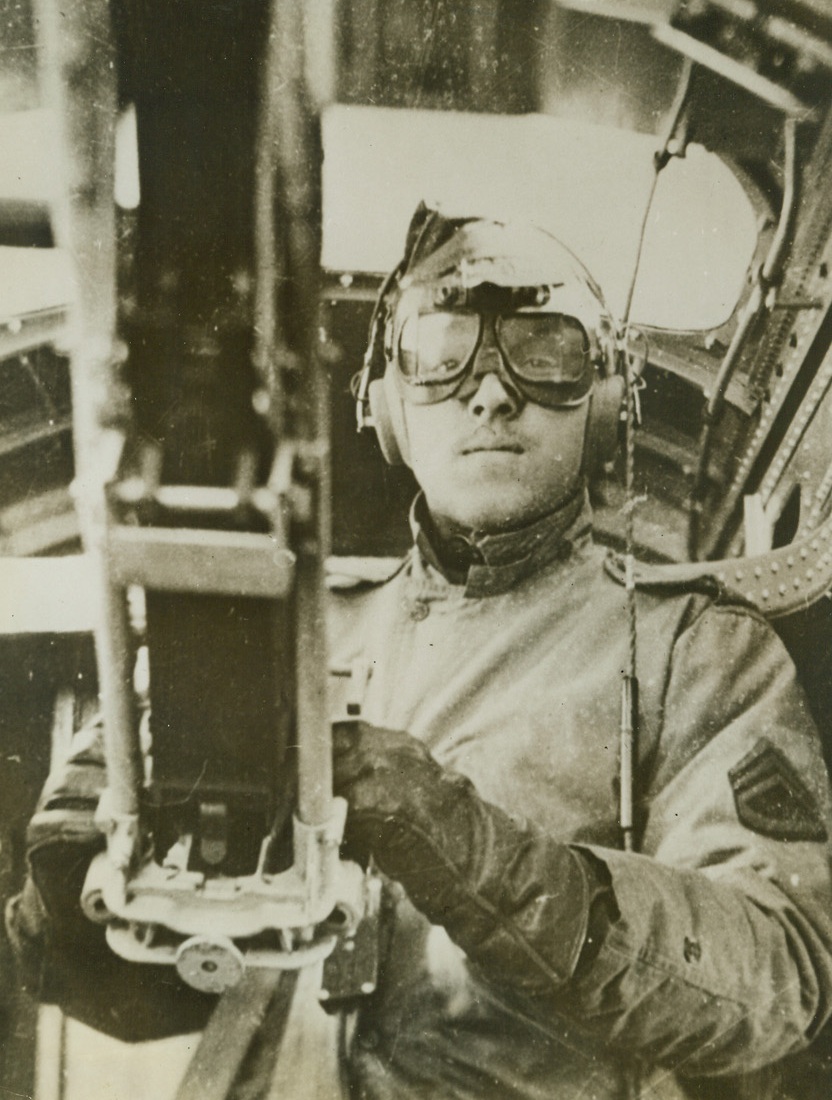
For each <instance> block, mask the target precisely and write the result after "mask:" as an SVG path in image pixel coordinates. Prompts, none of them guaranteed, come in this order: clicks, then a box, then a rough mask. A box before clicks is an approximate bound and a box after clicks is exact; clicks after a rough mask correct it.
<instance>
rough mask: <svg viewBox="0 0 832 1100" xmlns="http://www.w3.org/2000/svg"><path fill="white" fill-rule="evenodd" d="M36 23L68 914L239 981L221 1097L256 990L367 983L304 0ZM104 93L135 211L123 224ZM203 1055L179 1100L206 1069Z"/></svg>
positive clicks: (131, 946) (225, 1018) (120, 8)
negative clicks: (330, 637)
mask: <svg viewBox="0 0 832 1100" xmlns="http://www.w3.org/2000/svg"><path fill="white" fill-rule="evenodd" d="M39 14H40V18H41V33H42V42H41V49H42V52H43V61H44V63H43V70H44V73H46V74H48V76H49V78H50V82H51V85H50V91H51V101H52V107H53V109H54V110H55V111H56V114H57V117H58V119H59V121H60V132H61V134H62V137H63V149H62V150H61V151H62V153H63V155H64V158H65V163H66V165H67V168H68V179H69V180H70V181H71V182H70V186H69V188H68V191H67V194H66V200H65V202H64V203H63V204H62V205H61V207H60V208H59V210H58V211H57V216H56V219H55V220H56V226H55V231H56V237H57V243H58V244H59V245H60V246H62V247H63V248H65V249H66V250H67V251H68V252H69V253H70V254H71V256H72V257H73V259H74V261H75V265H76V269H77V275H78V280H77V291H78V292H77V297H76V300H75V303H74V310H73V318H72V323H73V337H72V340H71V376H72V385H73V411H74V439H75V455H76V476H75V482H74V486H75V496H76V501H77V508H78V511H79V514H80V517H81V525H82V532H83V540H84V546H85V550H86V554H87V558H88V560H89V562H90V564H91V576H92V589H93V592H94V601H95V604H94V615H93V619H94V624H95V627H94V632H95V642H96V652H97V664H98V677H99V687H100V696H101V710H102V719H103V723H102V726H103V738H104V749H105V757H106V765H107V786H106V789H105V791H104V794H103V795H102V797H101V800H100V803H99V807H98V812H97V821H98V824H99V827H100V829H101V830H102V832H103V833H104V835H105V837H106V848H105V850H104V851H103V852H101V853H100V854H99V855H98V856H97V857H95V859H94V860H93V863H92V865H91V866H90V869H89V873H88V875H87V879H86V883H85V885H84V888H83V892H82V907H83V909H84V912H85V913H86V915H87V916H88V917H89V919H90V920H91V921H94V922H97V923H99V924H102V925H103V926H104V927H105V929H106V939H107V943H108V945H109V947H110V948H111V949H112V951H113V952H115V953H116V954H117V955H118V956H120V957H121V958H123V959H126V960H128V961H129V962H131V963H135V964H139V965H141V964H156V965H162V966H170V967H173V968H175V969H176V971H177V972H178V974H179V976H180V978H181V979H182V981H184V982H185V983H187V984H188V985H190V986H192V987H193V988H195V989H196V990H199V991H201V992H203V993H207V994H222V993H224V992H225V991H226V990H232V989H236V992H235V995H234V997H235V999H233V1000H232V1001H231V1003H230V1004H229V1005H227V1006H226V1007H225V1008H224V1009H223V1010H222V1013H221V1014H220V1015H219V1016H218V1018H217V1020H216V1021H215V1022H214V1024H213V1030H212V1031H211V1032H210V1033H209V1035H208V1036H207V1038H206V1041H205V1043H204V1044H203V1048H202V1049H203V1052H204V1051H209V1052H210V1051H211V1046H212V1041H213V1040H212V1038H211V1036H216V1035H222V1036H223V1042H222V1044H221V1050H222V1073H221V1074H220V1077H221V1079H222V1081H224V1082H225V1085H224V1086H223V1088H225V1087H229V1088H230V1086H231V1084H232V1083H233V1077H234V1072H235V1068H236V1067H237V1065H238V1060H239V1059H242V1058H243V1056H244V1054H245V1051H246V1049H247V1045H248V1042H249V1041H250V1039H251V1036H252V1030H251V1027H250V1026H249V1022H250V1021H251V1020H252V1019H258V1010H257V1004H258V1003H259V1004H260V1007H261V1009H262V1010H263V1012H265V1009H266V1006H267V1005H268V1004H270V1003H272V1002H275V1000H276V999H277V1001H278V1002H279V1004H280V1006H281V1007H280V1010H279V1014H280V1015H285V1011H286V1009H287V1005H288V998H289V994H288V991H290V989H291V986H292V979H291V975H292V974H295V973H296V972H297V971H299V970H301V969H304V968H308V967H312V966H315V965H317V964H320V963H322V962H323V960H325V959H328V958H329V959H330V963H329V967H328V970H327V977H326V979H325V980H324V988H323V989H322V991H321V995H322V998H323V997H328V998H329V999H330V1001H333V1002H337V1001H338V999H339V998H341V997H347V998H349V997H353V996H355V995H358V994H360V993H362V992H363V993H366V992H368V991H369V990H371V989H372V988H373V986H374V980H375V971H374V967H375V960H374V954H373V950H372V942H373V934H372V928H373V927H374V921H375V911H376V909H377V900H378V890H377V883H376V882H375V881H374V879H373V878H372V876H370V875H368V874H367V873H365V871H364V870H363V869H362V868H360V867H359V866H358V865H356V864H355V863H351V862H345V861H343V860H342V859H341V858H340V855H339V846H340V842H341V839H342V833H343V826H344V819H345V812H346V804H345V803H344V802H343V800H339V799H335V798H334V797H333V794H332V765H331V746H330V720H331V715H330V707H329V702H328V697H327V671H328V670H327V659H326V650H327V647H326V636H325V622H324V608H323V599H324V572H323V563H324V560H325V558H326V556H327V553H328V546H329V541H330V534H329V528H330V514H329V513H330V501H329V498H330V489H329V476H330V475H329V428H328V397H327V378H326V366H325V364H324V363H323V361H322V358H321V356H320V354H319V351H318V347H317V332H316V328H315V317H316V308H317V263H318V259H317V255H318V250H317V240H318V233H317V230H316V225H317V214H316V197H317V171H318V162H319V158H318V156H317V155H316V150H315V147H314V130H313V126H312V121H311V115H310V107H309V104H308V103H307V101H306V98H305V96H306V91H305V89H306V83H305V80H304V73H303V65H304V50H303V43H304V35H303V12H302V5H301V4H299V3H294V2H293V3H289V4H285V3H282V2H281V3H279V4H278V3H276V2H275V3H270V4H269V3H259V4H256V5H245V6H243V5H239V6H232V7H231V8H229V9H228V10H227V11H226V10H224V14H220V15H219V16H218V15H217V11H216V10H215V9H214V8H211V9H210V11H209V10H208V9H207V8H206V7H205V6H204V5H201V4H199V3H196V4H193V3H189V4H186V5H184V7H179V8H177V9H175V10H174V9H170V8H169V7H168V6H166V5H161V4H159V5H150V6H147V5H133V4H129V3H128V4H123V5H122V4H115V5H112V6H110V5H108V4H107V3H104V2H99V3H93V4H88V3H86V2H80V0H79V2H78V3H73V4H71V5H70V6H69V7H68V8H66V9H62V10H61V11H60V12H59V11H58V6H57V5H54V4H52V3H50V2H48V0H47V2H46V3H44V4H43V5H41V9H40V13H39ZM189 41H190V42H192V43H193V45H194V49H193V50H190V49H189V48H188V42H189ZM202 51H205V52H206V53H207V54H208V56H210V57H211V58H212V59H213V60H214V62H215V64H216V67H215V68H214V69H213V70H212V71H211V72H210V73H209V72H207V71H206V70H205V68H204V67H203V65H202V63H201V61H200V60H199V56H200V54H201V52H202ZM252 58H254V61H253V62H252V61H251V59H252ZM127 98H129V100H130V101H131V103H133V104H134V105H135V112H136V116H137V120H138V134H139V139H138V158H139V180H140V186H141V189H142V201H141V205H140V207H139V212H138V215H135V216H131V215H129V214H125V215H122V220H121V222H120V223H119V224H117V223H116V212H115V211H116V208H115V205H114V203H113V189H114V165H115V162H116V138H115V134H116V119H117V117H118V113H119V103H120V102H121V103H123V102H124V101H125V100H126V99H127ZM229 176H233V178H234V180H236V181H237V186H231V187H229V183H228V180H229ZM252 196H254V198H253V201H252ZM137 669H139V672H138V673H137ZM141 670H144V672H145V673H146V675H144V676H143V675H142V672H141ZM368 928H369V929H370V932H369V935H368V933H367V929H368ZM357 935H358V940H357V938H356V937H357ZM357 942H359V943H361V944H364V943H366V944H368V947H369V949H368V950H367V951H362V950H358V951H357V950H355V948H356V943H357ZM333 955H335V956H337V957H338V958H339V959H340V961H339V962H334V961H332V959H331V958H330V957H332V956H333ZM286 975H289V976H290V977H285V976H286ZM281 976H283V981H282V982H281V981H280V979H281ZM278 987H280V989H281V990H282V992H281V995H280V996H279V997H276V990H277V989H278ZM241 1003H246V1006H247V1012H246V1013H243V1014H242V1015H241V1013H240V1011H239V1005H240V1004H241ZM261 1015H262V1014H261ZM229 1031H231V1032H233V1036H234V1037H233V1038H231V1039H230V1038H229ZM235 1058H236V1059H237V1060H235ZM197 1062H198V1063H199V1065H200V1066H201V1067H202V1068H201V1069H200V1071H199V1074H200V1075H199V1076H198V1077H197V1078H196V1079H193V1078H189V1079H188V1080H186V1082H185V1083H184V1084H183V1090H184V1091H183V1095H186V1094H188V1092H187V1090H188V1089H190V1088H194V1089H196V1092H197V1093H198V1094H199V1095H201V1096H205V1095H208V1094H209V1093H208V1092H206V1089H208V1088H209V1084H208V1082H210V1089H211V1090H217V1089H218V1088H219V1086H218V1085H217V1078H216V1074H215V1073H213V1071H211V1072H208V1073H207V1076H206V1072H205V1066H204V1058H202V1059H201V1060H200V1059H199V1058H198V1059H197ZM215 1094H222V1093H221V1092H220V1093H217V1092H216V1091H211V1092H210V1095H215Z"/></svg>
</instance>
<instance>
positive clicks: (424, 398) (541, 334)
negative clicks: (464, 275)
mask: <svg viewBox="0 0 832 1100" xmlns="http://www.w3.org/2000/svg"><path fill="white" fill-rule="evenodd" d="M485 324H494V336H495V339H496V344H497V348H498V350H499V352H500V353H501V355H502V357H503V359H504V361H505V363H506V365H507V368H508V370H509V373H510V374H511V375H512V376H513V377H514V379H515V381H516V382H517V383H518V385H519V386H520V388H522V389H524V392H525V393H526V396H527V397H528V398H530V399H531V400H533V401H535V402H538V403H540V404H544V405H551V406H553V407H556V406H559V405H571V404H576V403H577V402H579V401H581V400H583V398H585V397H586V395H587V394H588V393H589V391H590V389H591V388H592V383H593V379H594V367H593V364H592V357H591V355H590V350H589V340H588V338H587V335H586V332H585V331H584V328H583V326H582V325H581V324H580V322H579V321H577V320H576V319H575V318H573V317H567V316H565V315H563V314H559V313H513V314H508V315H503V316H498V317H496V318H491V317H488V316H487V315H486V316H483V315H482V314H480V313H474V312H465V311H445V312H443V311H441V310H440V311H431V312H424V313H421V312H420V313H412V314H410V315H409V316H408V317H406V318H405V320H404V322H403V324H402V326H401V330H400V333H399V345H398V365H399V371H400V373H401V376H402V379H403V380H404V382H405V383H407V384H408V385H409V386H411V387H419V389H420V392H419V394H418V397H417V396H416V394H415V393H414V395H413V396H414V399H416V400H418V401H419V402H423V403H431V402H434V401H443V400H445V399H446V398H447V397H449V396H451V393H452V392H454V388H455V386H456V383H458V382H459V381H460V380H461V379H462V377H463V376H464V375H465V374H467V373H468V372H469V371H470V370H471V368H472V366H473V363H474V359H475V356H476V352H477V350H478V347H479V346H480V344H481V342H482V336H483V326H484V325H485ZM524 383H525V384H527V386H528V390H526V389H525V387H524V386H523V384H524ZM422 387H424V389H422ZM430 387H434V389H433V391H431V389H430Z"/></svg>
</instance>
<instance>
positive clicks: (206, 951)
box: [175, 936, 246, 993]
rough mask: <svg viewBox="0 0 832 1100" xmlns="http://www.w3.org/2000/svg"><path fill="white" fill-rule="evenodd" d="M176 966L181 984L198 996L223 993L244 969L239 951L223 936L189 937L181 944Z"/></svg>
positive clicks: (237, 979)
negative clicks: (196, 992)
mask: <svg viewBox="0 0 832 1100" xmlns="http://www.w3.org/2000/svg"><path fill="white" fill-rule="evenodd" d="M175 964H176V970H177V972H178V974H179V977H180V978H181V979H182V981H183V982H186V983H187V984H188V985H189V986H191V987H192V988H194V989H198V990H199V991H200V992H201V993H224V992H225V990H226V989H229V988H230V987H231V986H234V985H236V984H237V982H239V980H240V978H242V976H243V972H244V970H245V968H246V964H245V959H244V958H243V954H242V952H241V951H240V950H239V948H238V947H236V946H235V945H234V944H233V943H232V941H231V940H229V939H226V938H225V937H224V936H218V937H217V938H215V939H207V938H206V937H205V936H192V937H191V938H190V939H189V940H185V942H184V943H183V944H181V945H180V947H179V950H178V951H177V952H176V960H175Z"/></svg>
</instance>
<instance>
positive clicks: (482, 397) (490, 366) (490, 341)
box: [468, 331, 523, 419]
mask: <svg viewBox="0 0 832 1100" xmlns="http://www.w3.org/2000/svg"><path fill="white" fill-rule="evenodd" d="M469 386H470V390H469V392H470V395H471V396H470V398H469V404H468V407H469V409H470V411H471V412H472V413H473V414H474V415H475V416H478V417H481V416H486V417H487V418H488V419H490V418H491V417H492V416H513V415H514V414H515V413H517V412H519V410H520V408H521V406H522V405H523V397H522V394H520V392H519V391H518V389H517V387H516V386H515V385H514V382H513V381H512V378H511V375H510V374H509V373H508V371H507V370H506V365H505V363H504V362H503V357H502V354H501V352H500V349H499V348H498V347H497V344H496V342H495V340H494V337H493V335H492V333H491V332H489V331H486V333H484V340H483V342H482V344H481V345H480V347H479V349H478V350H477V354H476V357H475V359H474V363H473V369H472V371H471V379H470V383H469Z"/></svg>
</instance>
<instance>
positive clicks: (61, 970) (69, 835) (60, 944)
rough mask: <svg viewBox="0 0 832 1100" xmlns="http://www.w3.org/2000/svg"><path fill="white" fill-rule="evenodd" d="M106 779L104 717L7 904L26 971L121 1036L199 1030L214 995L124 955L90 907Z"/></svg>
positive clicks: (88, 735)
mask: <svg viewBox="0 0 832 1100" xmlns="http://www.w3.org/2000/svg"><path fill="white" fill-rule="evenodd" d="M104 785H105V767H104V755H103V746H102V744H101V727H100V724H94V725H92V726H90V727H88V728H87V729H85V730H83V731H81V732H79V733H78V734H76V739H75V747H74V751H73V754H72V757H71V758H70V759H69V760H68V761H67V762H66V763H65V764H63V765H62V766H61V767H60V768H59V769H57V771H56V772H54V773H53V774H52V775H50V777H49V779H48V780H47V782H46V786H45V787H44V790H43V793H42V795H41V797H40V800H39V803H38V807H37V809H36V811H35V814H34V816H33V818H32V820H31V822H30V823H29V827H28V829H27V833H26V847H27V858H28V864H29V872H28V876H27V879H26V882H25V884H24V887H23V890H22V891H21V893H20V894H18V895H17V897H15V898H12V899H11V901H10V902H9V903H8V905H7V907H6V930H7V934H8V938H9V941H10V943H11V945H12V948H13V950H14V953H15V956H16V960H17V965H18V972H19V976H20V980H21V981H22V984H23V985H24V987H25V988H27V989H28V990H29V992H30V993H31V994H32V995H33V996H35V997H37V998H38V999H40V1000H41V1001H44V1002H47V1003H54V1004H58V1005H60V1007H61V1008H62V1009H63V1010H64V1012H66V1013H67V1015H69V1016H73V1017H75V1018H76V1019H79V1020H81V1021H82V1022H83V1023H85V1024H87V1025H88V1026H90V1027H93V1028H96V1029H97V1030H99V1031H103V1032H105V1033H106V1034H108V1035H111V1036H114V1037H115V1038H118V1039H122V1040H125V1041H139V1040H144V1039H157V1038H162V1037H165V1036H168V1035H175V1034H179V1033H181V1032H185V1031H196V1030H198V1029H199V1028H201V1027H203V1026H204V1024H205V1021H206V1020H207V1017H208V1015H209V1013H210V1011H211V1009H212V1008H213V1006H214V1003H215V1001H214V998H213V997H208V996H205V995H204V994H201V993H197V992H196V991H195V990H193V989H190V988H189V987H187V986H185V985H183V983H182V982H180V980H179V978H178V976H177V975H176V973H175V971H174V970H173V968H172V967H166V966H154V965H145V964H143V963H129V962H126V961H125V960H124V959H121V958H119V957H118V956H117V955H115V954H113V952H112V951H111V950H110V948H109V946H108V945H107V943H106V940H105V938H104V929H103V928H102V927H101V926H100V925H97V924H94V923H92V922H91V921H89V920H88V919H87V918H86V916H85V915H84V913H83V912H82V910H81V904H80V898H81V890H82V887H83V885H84V879H85V877H86V873H87V869H88V867H89V864H90V861H91V860H92V858H93V856H94V855H95V854H96V853H97V852H100V851H101V850H102V849H103V847H104V838H103V836H102V835H101V833H100V831H99V830H98V828H97V826H96V824H95V810H96V807H97V805H98V799H99V796H100V794H101V791H102V790H103V788H104Z"/></svg>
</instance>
